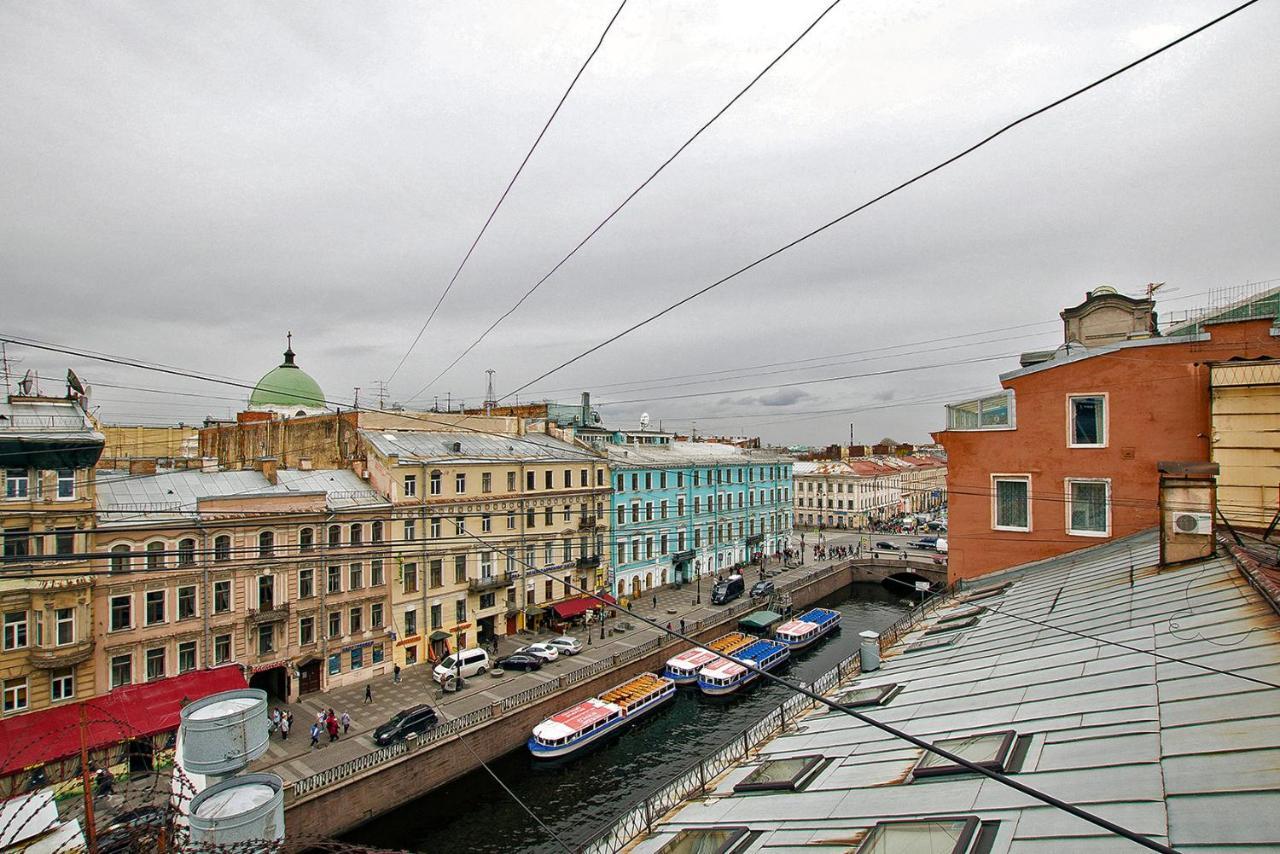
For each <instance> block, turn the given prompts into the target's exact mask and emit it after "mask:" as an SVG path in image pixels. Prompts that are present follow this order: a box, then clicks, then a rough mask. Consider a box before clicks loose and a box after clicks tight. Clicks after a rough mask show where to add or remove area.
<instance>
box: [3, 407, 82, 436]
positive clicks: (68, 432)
mask: <svg viewBox="0 0 1280 854" xmlns="http://www.w3.org/2000/svg"><path fill="white" fill-rule="evenodd" d="M0 432H2V433H3V434H4V435H6V436H9V435H13V436H18V435H30V436H33V437H39V438H48V437H50V436H58V437H65V438H73V439H86V440H89V441H93V442H105V441H106V438H105V437H104V436H103V435H102V433H100V432H98V431H97V430H96V429H95V428H94V426H93V422H92V421H90V420H89V417H88V416H87V415H85V413H84V410H83V409H81V408H80V404H78V403H76V402H75V401H71V400H31V399H25V400H24V399H17V400H13V399H9V400H3V399H0Z"/></svg>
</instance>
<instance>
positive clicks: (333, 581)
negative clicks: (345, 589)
mask: <svg viewBox="0 0 1280 854" xmlns="http://www.w3.org/2000/svg"><path fill="white" fill-rule="evenodd" d="M325 591H326V592H328V593H341V592H342V567H340V566H331V567H328V568H327V569H326V571H325Z"/></svg>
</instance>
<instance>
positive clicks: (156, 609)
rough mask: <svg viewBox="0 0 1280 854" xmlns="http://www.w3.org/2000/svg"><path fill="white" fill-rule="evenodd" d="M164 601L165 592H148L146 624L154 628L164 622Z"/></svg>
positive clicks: (145, 612)
mask: <svg viewBox="0 0 1280 854" xmlns="http://www.w3.org/2000/svg"><path fill="white" fill-rule="evenodd" d="M164 600H165V591H163V590H148V591H147V595H146V609H145V611H144V614H145V618H146V623H147V625H148V626H154V625H155V624H156V623H163V622H164Z"/></svg>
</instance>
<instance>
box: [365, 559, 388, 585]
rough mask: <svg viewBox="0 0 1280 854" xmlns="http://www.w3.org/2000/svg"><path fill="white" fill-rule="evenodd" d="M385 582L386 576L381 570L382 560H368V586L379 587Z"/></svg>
mask: <svg viewBox="0 0 1280 854" xmlns="http://www.w3.org/2000/svg"><path fill="white" fill-rule="evenodd" d="M385 582H386V578H385V577H384V575H383V572H382V561H380V560H371V561H369V586H370V587H379V586H381V585H382V584H383V583H385Z"/></svg>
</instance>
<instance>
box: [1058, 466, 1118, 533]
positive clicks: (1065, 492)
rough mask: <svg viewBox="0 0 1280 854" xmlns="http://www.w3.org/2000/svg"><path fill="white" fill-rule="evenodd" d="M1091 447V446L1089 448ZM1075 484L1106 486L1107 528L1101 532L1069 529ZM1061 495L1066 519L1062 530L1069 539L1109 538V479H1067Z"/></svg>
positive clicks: (1063, 483)
mask: <svg viewBox="0 0 1280 854" xmlns="http://www.w3.org/2000/svg"><path fill="white" fill-rule="evenodd" d="M1090 447H1092V446H1090ZM1077 483H1101V484H1105V485H1106V499H1105V500H1106V512H1107V526H1106V529H1105V530H1103V531H1077V530H1075V529H1074V528H1072V527H1071V505H1072V503H1073V502H1074V500H1075V499H1074V497H1073V496H1072V494H1071V487H1072V485H1073V484H1077ZM1062 494H1063V496H1064V497H1065V498H1066V500H1065V501H1063V502H1062V504H1063V506H1064V507H1065V508H1066V519H1065V520H1064V522H1063V529H1064V530H1065V531H1066V532H1067V536H1069V537H1093V538H1095V539H1106V538H1108V537H1110V536H1111V478H1109V477H1068V478H1065V479H1064V480H1063V481H1062Z"/></svg>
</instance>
